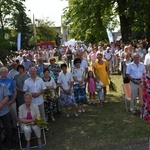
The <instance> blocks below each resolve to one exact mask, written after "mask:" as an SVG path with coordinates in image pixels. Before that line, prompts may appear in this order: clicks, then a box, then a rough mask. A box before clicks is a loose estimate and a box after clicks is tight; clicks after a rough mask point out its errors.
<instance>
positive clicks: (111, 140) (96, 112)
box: [44, 75, 150, 150]
mask: <svg viewBox="0 0 150 150" xmlns="http://www.w3.org/2000/svg"><path fill="white" fill-rule="evenodd" d="M111 78H112V81H114V83H115V84H116V85H117V92H115V93H113V92H112V93H109V92H108V97H107V100H108V103H106V104H105V106H104V107H103V108H100V107H98V106H96V105H86V112H85V113H81V114H79V117H74V116H73V115H72V116H70V118H66V115H65V111H63V114H62V115H56V121H55V122H51V121H50V122H49V127H50V131H49V132H47V133H46V136H47V145H46V146H45V147H44V149H45V150H92V149H93V150H95V149H100V148H102V147H105V146H107V147H108V146H111V145H114V144H115V145H116V144H125V143H131V142H136V141H139V140H145V139H146V138H148V136H149V133H150V128H149V126H150V125H149V123H148V122H146V121H143V120H142V119H140V117H139V115H136V116H132V115H130V114H128V113H127V112H126V109H125V104H124V101H123V100H122V97H121V83H122V78H121V76H118V75H113V76H111Z"/></svg>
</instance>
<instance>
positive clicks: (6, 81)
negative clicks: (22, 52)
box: [0, 78, 16, 101]
mask: <svg viewBox="0 0 150 150" xmlns="http://www.w3.org/2000/svg"><path fill="white" fill-rule="evenodd" d="M0 83H1V84H5V85H6V86H7V88H8V90H9V92H10V94H11V97H10V98H9V101H11V100H12V97H13V95H14V91H13V90H14V88H16V85H15V83H14V81H13V80H12V79H10V78H6V79H2V78H0Z"/></svg>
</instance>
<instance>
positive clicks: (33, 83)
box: [23, 67, 46, 121]
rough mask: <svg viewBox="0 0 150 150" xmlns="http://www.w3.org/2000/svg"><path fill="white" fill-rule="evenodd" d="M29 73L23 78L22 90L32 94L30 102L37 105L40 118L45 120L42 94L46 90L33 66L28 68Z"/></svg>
mask: <svg viewBox="0 0 150 150" xmlns="http://www.w3.org/2000/svg"><path fill="white" fill-rule="evenodd" d="M29 73H30V75H31V77H30V78H28V79H26V80H25V82H24V86H23V91H25V92H30V93H31V94H32V103H34V104H37V105H38V107H39V110H40V115H41V118H42V119H43V120H45V121H46V118H45V111H44V98H43V94H44V92H45V90H46V86H45V83H44V82H43V80H42V79H41V78H39V77H38V76H37V70H36V68H35V67H31V68H30V69H29Z"/></svg>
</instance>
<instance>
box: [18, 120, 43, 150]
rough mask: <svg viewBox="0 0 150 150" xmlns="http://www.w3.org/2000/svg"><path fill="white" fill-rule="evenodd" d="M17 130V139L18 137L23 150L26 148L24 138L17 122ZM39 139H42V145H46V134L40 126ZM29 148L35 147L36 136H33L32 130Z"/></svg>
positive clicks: (36, 144) (36, 145)
mask: <svg viewBox="0 0 150 150" xmlns="http://www.w3.org/2000/svg"><path fill="white" fill-rule="evenodd" d="M17 130H18V139H19V146H20V149H21V150H24V149H25V148H26V139H25V136H24V132H23V131H22V130H21V128H20V123H19V122H18V123H17ZM41 140H42V146H45V145H46V136H45V130H44V128H41ZM30 143H31V145H30V148H31V149H32V148H37V147H38V143H37V137H36V136H35V133H34V132H31V140H30Z"/></svg>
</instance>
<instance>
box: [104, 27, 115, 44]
mask: <svg viewBox="0 0 150 150" xmlns="http://www.w3.org/2000/svg"><path fill="white" fill-rule="evenodd" d="M106 32H107V36H108V39H109V43H111V42H114V37H113V35H112V33H111V32H110V30H109V29H106Z"/></svg>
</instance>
